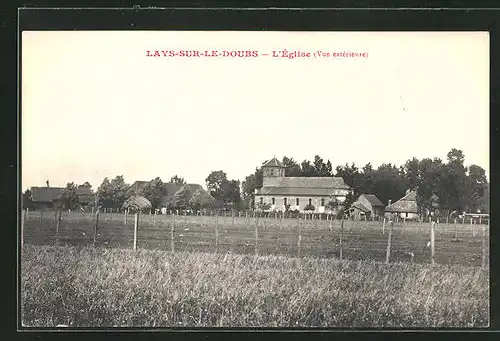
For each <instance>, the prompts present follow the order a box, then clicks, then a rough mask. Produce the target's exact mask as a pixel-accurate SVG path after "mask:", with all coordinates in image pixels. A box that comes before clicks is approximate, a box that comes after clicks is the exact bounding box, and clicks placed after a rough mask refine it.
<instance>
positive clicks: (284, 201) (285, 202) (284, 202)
mask: <svg viewBox="0 0 500 341" xmlns="http://www.w3.org/2000/svg"><path fill="white" fill-rule="evenodd" d="M283 204H284V205H285V206H286V204H287V200H286V198H284V199H283Z"/></svg>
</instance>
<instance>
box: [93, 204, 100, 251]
mask: <svg viewBox="0 0 500 341" xmlns="http://www.w3.org/2000/svg"><path fill="white" fill-rule="evenodd" d="M98 229H99V209H97V210H96V211H95V225H94V244H93V245H94V247H95V244H96V242H97V230H98Z"/></svg>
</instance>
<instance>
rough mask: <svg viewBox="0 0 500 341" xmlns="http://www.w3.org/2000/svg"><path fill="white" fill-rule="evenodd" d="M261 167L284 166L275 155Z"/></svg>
mask: <svg viewBox="0 0 500 341" xmlns="http://www.w3.org/2000/svg"><path fill="white" fill-rule="evenodd" d="M262 167H284V166H283V164H282V163H281V162H280V161H279V160H278V159H277V158H276V157H273V158H272V159H271V160H269V161H267V162H266V163H265V164H263V165H262Z"/></svg>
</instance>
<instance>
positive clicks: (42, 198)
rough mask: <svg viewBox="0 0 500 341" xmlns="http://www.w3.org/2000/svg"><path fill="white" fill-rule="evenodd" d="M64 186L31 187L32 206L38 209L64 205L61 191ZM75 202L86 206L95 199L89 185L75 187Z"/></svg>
mask: <svg viewBox="0 0 500 341" xmlns="http://www.w3.org/2000/svg"><path fill="white" fill-rule="evenodd" d="M64 189H65V188H64V187H50V186H46V187H31V188H30V193H31V196H30V198H29V200H30V201H31V205H32V208H33V209H35V210H40V209H54V208H55V207H63V206H64V205H65V203H64V200H63V199H62V191H63V190H64ZM76 196H77V203H78V205H79V206H81V207H85V206H88V205H89V204H90V203H93V202H94V200H95V196H94V192H92V190H91V189H90V187H87V186H83V185H80V186H78V187H77V188H76Z"/></svg>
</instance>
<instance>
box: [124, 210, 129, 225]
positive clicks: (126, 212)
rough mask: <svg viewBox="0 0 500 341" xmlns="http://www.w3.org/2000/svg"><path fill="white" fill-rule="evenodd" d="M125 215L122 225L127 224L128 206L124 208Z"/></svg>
mask: <svg viewBox="0 0 500 341" xmlns="http://www.w3.org/2000/svg"><path fill="white" fill-rule="evenodd" d="M124 214H125V216H124V218H123V225H127V216H128V208H127V209H126V210H125V213H124Z"/></svg>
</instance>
